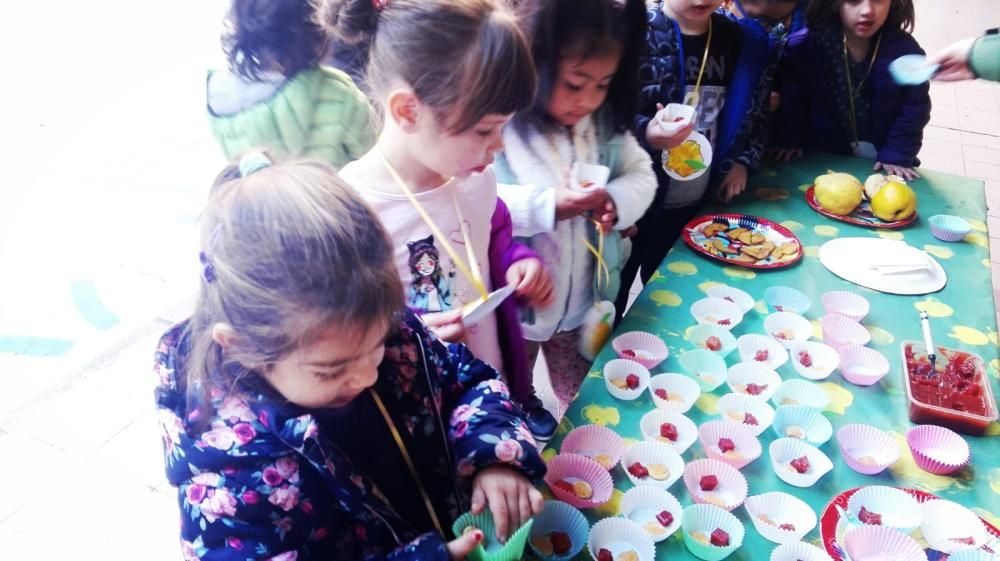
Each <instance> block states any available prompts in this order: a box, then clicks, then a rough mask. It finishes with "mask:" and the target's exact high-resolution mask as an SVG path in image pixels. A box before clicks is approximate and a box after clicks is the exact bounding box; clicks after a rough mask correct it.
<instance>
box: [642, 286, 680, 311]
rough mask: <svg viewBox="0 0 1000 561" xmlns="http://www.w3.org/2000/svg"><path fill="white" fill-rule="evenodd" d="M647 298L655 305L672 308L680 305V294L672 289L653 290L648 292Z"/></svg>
mask: <svg viewBox="0 0 1000 561" xmlns="http://www.w3.org/2000/svg"><path fill="white" fill-rule="evenodd" d="M649 299H650V300H652V301H653V303H654V304H656V306H657V307H660V306H670V307H672V308H676V307H677V306H680V305H681V297H680V295H678V294H677V293H676V292H674V291H672V290H654V291H653V292H651V293H650V294H649Z"/></svg>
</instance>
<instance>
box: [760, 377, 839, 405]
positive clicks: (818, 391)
mask: <svg viewBox="0 0 1000 561" xmlns="http://www.w3.org/2000/svg"><path fill="white" fill-rule="evenodd" d="M771 403H773V404H774V405H775V406H777V407H781V406H782V405H805V406H806V407H812V408H813V409H819V410H821V411H822V410H823V409H825V408H826V406H827V405H829V404H830V396H829V395H827V393H826V392H825V391H823V388H821V387H820V386H819V384H816V383H815V382H809V381H807V380H785V381H784V382H782V383H781V385H780V386H778V391H776V392H774V395H772V396H771Z"/></svg>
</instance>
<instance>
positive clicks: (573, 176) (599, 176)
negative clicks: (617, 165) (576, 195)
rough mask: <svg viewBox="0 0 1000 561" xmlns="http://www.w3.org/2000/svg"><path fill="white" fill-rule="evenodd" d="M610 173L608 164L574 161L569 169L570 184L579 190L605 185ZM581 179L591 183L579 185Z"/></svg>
mask: <svg viewBox="0 0 1000 561" xmlns="http://www.w3.org/2000/svg"><path fill="white" fill-rule="evenodd" d="M610 175H611V170H610V169H609V168H608V166H602V165H598V164H587V163H584V162H574V163H573V167H572V168H571V169H570V181H571V182H570V185H572V186H573V188H574V189H577V190H580V191H587V190H588V189H594V188H600V187H606V186H607V184H608V177H609V176H610ZM583 181H590V182H591V183H593V185H588V186H583V185H581V183H582V182H583Z"/></svg>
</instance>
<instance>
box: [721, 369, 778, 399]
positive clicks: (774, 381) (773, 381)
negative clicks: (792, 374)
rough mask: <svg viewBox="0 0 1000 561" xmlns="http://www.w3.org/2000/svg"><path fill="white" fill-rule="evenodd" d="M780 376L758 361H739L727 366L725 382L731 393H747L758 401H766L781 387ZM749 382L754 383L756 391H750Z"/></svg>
mask: <svg viewBox="0 0 1000 561" xmlns="http://www.w3.org/2000/svg"><path fill="white" fill-rule="evenodd" d="M781 383H782V382H781V376H779V375H778V373H777V372H775V371H774V370H772V369H771V368H769V367H768V366H765V365H764V364H763V363H759V362H741V363H739V364H734V365H732V366H730V367H729V370H728V371H727V372H726V384H727V385H728V386H729V390H730V391H732V392H733V393H738V394H743V395H748V396H750V397H753V398H754V399H759V400H760V401H767V400H768V399H770V398H771V396H772V395H774V392H776V391H778V388H779V387H781ZM749 384H755V385H756V386H758V387H757V389H756V390H755V391H757V392H758V393H756V394H753V393H750V390H749V389H748V388H747V386H748V385H749Z"/></svg>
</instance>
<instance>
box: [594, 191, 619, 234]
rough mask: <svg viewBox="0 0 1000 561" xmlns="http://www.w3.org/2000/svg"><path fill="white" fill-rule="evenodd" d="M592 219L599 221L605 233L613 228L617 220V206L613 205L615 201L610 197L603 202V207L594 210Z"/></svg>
mask: <svg viewBox="0 0 1000 561" xmlns="http://www.w3.org/2000/svg"><path fill="white" fill-rule="evenodd" d="M594 219H595V220H597V221H598V222H600V223H601V230H602V231H604V233H605V234H607V233H609V232H611V230H613V229H614V227H615V223H617V222H618V208H617V207H615V201H614V200H612V199H611V197H608V200H607V201H605V202H604V207H603V208H599V209H596V210H594Z"/></svg>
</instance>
